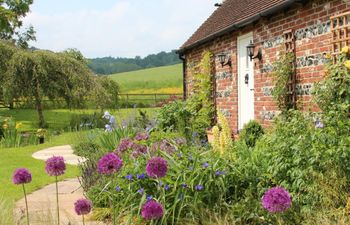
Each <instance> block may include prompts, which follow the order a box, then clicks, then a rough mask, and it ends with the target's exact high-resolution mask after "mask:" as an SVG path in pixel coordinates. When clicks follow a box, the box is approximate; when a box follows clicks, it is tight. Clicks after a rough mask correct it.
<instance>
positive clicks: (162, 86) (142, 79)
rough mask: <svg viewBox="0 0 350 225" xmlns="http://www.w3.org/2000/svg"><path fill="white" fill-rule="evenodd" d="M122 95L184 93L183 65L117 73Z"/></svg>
mask: <svg viewBox="0 0 350 225" xmlns="http://www.w3.org/2000/svg"><path fill="white" fill-rule="evenodd" d="M108 77H110V78H112V79H113V80H116V81H117V82H118V83H119V85H120V87H121V92H122V93H145V94H147V93H182V64H176V65H172V66H163V67H156V68H151V69H144V70H137V71H132V72H125V73H117V74H113V75H109V76H108Z"/></svg>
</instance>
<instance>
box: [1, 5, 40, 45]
mask: <svg viewBox="0 0 350 225" xmlns="http://www.w3.org/2000/svg"><path fill="white" fill-rule="evenodd" d="M31 4H33V0H3V1H0V39H2V40H10V41H14V42H16V43H17V45H18V46H20V47H22V48H28V42H29V41H32V40H35V31H34V29H33V27H32V26H30V27H28V28H27V29H26V31H25V32H23V33H21V32H20V31H19V29H20V28H21V27H22V25H23V22H22V21H21V20H22V18H23V17H25V16H26V14H27V13H28V12H29V7H30V5H31Z"/></svg>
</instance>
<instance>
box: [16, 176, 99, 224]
mask: <svg viewBox="0 0 350 225" xmlns="http://www.w3.org/2000/svg"><path fill="white" fill-rule="evenodd" d="M58 197H59V206H60V218H61V223H60V225H68V224H70V225H81V224H82V222H81V220H82V218H81V216H78V215H76V213H75V212H74V202H75V201H76V200H78V199H80V198H84V193H83V190H82V188H81V187H80V183H79V180H78V179H77V178H74V179H67V180H64V181H61V182H59V183H58ZM27 199H28V206H29V218H30V222H31V223H30V224H32V225H51V224H52V225H53V224H56V223H57V222H55V221H57V209H56V184H50V185H47V186H46V187H44V188H42V189H40V190H38V191H35V192H33V193H32V194H29V195H28V196H27ZM15 213H16V218H24V215H25V200H24V199H21V200H20V201H18V202H17V203H16V212H15ZM85 224H86V225H103V223H102V222H91V221H87V222H86V223H85Z"/></svg>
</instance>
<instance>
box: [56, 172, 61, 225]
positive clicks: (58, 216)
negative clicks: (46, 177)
mask: <svg viewBox="0 0 350 225" xmlns="http://www.w3.org/2000/svg"><path fill="white" fill-rule="evenodd" d="M55 177H56V206H57V221H58V225H60V208H59V205H58V181H57V176H55Z"/></svg>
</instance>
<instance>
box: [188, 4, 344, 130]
mask: <svg viewBox="0 0 350 225" xmlns="http://www.w3.org/2000/svg"><path fill="white" fill-rule="evenodd" d="M347 11H350V5H348V4H346V3H344V1H342V0H328V1H326V0H315V1H309V3H307V4H306V5H304V6H301V5H295V6H294V7H293V8H291V9H289V10H287V11H284V12H281V13H279V14H277V15H274V16H272V17H270V18H268V19H267V18H265V19H260V20H259V22H257V23H255V24H254V25H249V26H248V27H245V28H242V29H241V30H239V31H234V32H230V33H228V34H225V35H224V36H221V37H219V38H216V39H215V40H213V41H210V42H208V43H205V44H202V45H200V46H197V47H195V48H193V49H191V50H188V51H186V52H185V54H184V55H185V57H186V62H187V68H186V84H187V85H186V86H187V96H190V95H191V80H192V78H191V77H192V75H193V67H194V66H195V65H196V64H197V63H198V62H199V61H200V59H201V55H202V53H203V51H205V50H209V51H211V52H212V53H213V54H214V55H217V54H219V53H222V52H225V53H228V54H230V55H231V59H232V68H230V67H229V66H225V67H224V68H222V67H221V65H220V63H219V61H218V59H217V57H215V65H216V66H215V71H214V74H213V76H216V86H217V90H216V93H217V96H216V102H217V109H218V110H221V111H222V112H223V113H224V115H225V116H226V117H227V118H228V120H229V121H230V126H231V128H232V130H233V131H234V132H235V133H236V131H237V127H238V91H237V37H238V36H240V35H242V34H245V33H248V32H251V31H253V35H254V43H256V49H258V48H259V47H261V48H262V53H263V60H262V61H260V62H259V60H258V59H255V66H254V68H255V69H254V73H255V74H254V78H255V93H254V95H255V96H254V99H255V119H256V120H258V121H259V122H260V123H262V124H263V125H265V126H268V125H269V124H270V122H271V120H272V118H273V116H274V115H275V114H276V113H278V108H277V107H276V104H275V103H274V101H273V99H272V96H271V88H272V87H273V84H272V77H271V68H272V67H271V66H272V63H273V62H274V61H275V60H276V58H277V57H278V54H279V53H280V52H281V50H283V46H284V45H283V37H282V35H283V32H284V31H285V30H289V29H293V31H294V33H295V36H296V58H297V59H296V61H297V93H298V108H299V109H301V110H317V107H316V106H314V105H313V104H311V100H312V98H311V89H312V86H313V83H314V82H317V81H319V80H320V79H322V76H323V73H324V66H323V63H324V60H325V58H324V54H325V53H329V52H330V51H331V45H330V39H331V33H330V17H331V16H333V15H337V14H340V13H343V12H347Z"/></svg>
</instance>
